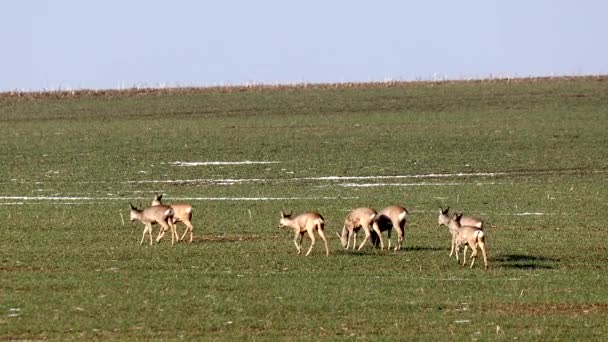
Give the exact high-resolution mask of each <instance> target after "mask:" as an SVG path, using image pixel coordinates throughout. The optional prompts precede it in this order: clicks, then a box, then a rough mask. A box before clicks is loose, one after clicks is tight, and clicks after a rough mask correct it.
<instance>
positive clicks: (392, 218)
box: [372, 205, 408, 251]
mask: <svg viewBox="0 0 608 342" xmlns="http://www.w3.org/2000/svg"><path fill="white" fill-rule="evenodd" d="M407 214H408V213H407V209H405V208H404V207H402V206H399V205H392V206H390V207H386V208H384V209H382V211H380V212H379V213H378V215H376V217H375V218H374V222H373V225H372V227H373V229H374V232H375V233H376V235H377V238H378V239H379V240H380V250H383V249H384V242H383V241H382V232H383V231H385V230H388V248H389V249H390V248H391V229H393V228H394V229H395V230H396V231H397V244H396V245H395V250H396V251H397V250H400V249H401V246H402V244H403V235H404V233H405V227H406V226H407ZM373 240H375V237H374V239H373Z"/></svg>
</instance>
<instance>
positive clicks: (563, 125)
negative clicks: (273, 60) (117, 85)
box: [0, 77, 608, 340]
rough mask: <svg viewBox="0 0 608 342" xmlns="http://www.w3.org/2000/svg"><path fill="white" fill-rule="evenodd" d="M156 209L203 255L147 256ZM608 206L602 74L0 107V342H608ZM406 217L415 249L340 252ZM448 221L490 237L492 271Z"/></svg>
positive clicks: (147, 95)
mask: <svg viewBox="0 0 608 342" xmlns="http://www.w3.org/2000/svg"><path fill="white" fill-rule="evenodd" d="M155 192H158V193H164V194H165V195H164V198H163V199H164V201H165V202H167V203H171V202H175V201H186V202H189V203H191V204H192V205H193V207H194V215H193V223H194V241H193V243H192V244H186V243H180V244H177V245H176V246H171V244H170V240H169V239H170V236H166V237H165V238H164V240H163V241H161V243H160V244H157V245H154V246H148V245H146V244H144V245H143V246H141V245H139V240H140V237H141V232H142V229H143V225H142V224H140V223H137V224H135V223H134V224H130V223H129V222H128V218H129V203H130V202H131V203H133V204H136V205H139V204H140V203H142V204H145V205H149V204H150V201H151V200H152V197H153V194H154V193H155ZM607 194H608V78H606V77H588V78H555V79H527V80H510V81H508V80H495V81H470V82H444V83H394V84H362V85H337V86H333V85H327V86H297V87H245V88H218V89H179V90H155V91H153V90H131V91H123V92H118V91H106V92H93V91H90V92H76V93H69V92H65V93H47V94H25V95H24V94H21V96H18V95H17V94H1V95H0V219H1V222H2V224H1V225H0V227H1V230H0V231H1V232H2V239H1V240H0V241H1V242H0V246H1V248H0V339H2V340H6V339H61V340H65V339H90V338H93V339H115V340H125V339H140V340H148V339H181V338H185V339H229V338H244V339H255V338H261V339H275V338H281V339H302V340H305V339H319V338H332V339H335V338H379V337H382V338H387V339H399V340H404V339H416V340H454V339H458V340H470V339H473V340H512V339H519V340H551V339H557V340H573V339H577V340H600V339H605V337H606V336H608V325H607V323H606V317H608V248H607V246H608V225H607V222H606V220H607V217H608V216H607V211H608V202H607V200H606V198H607V197H606V195H607ZM391 204H401V205H404V206H405V207H407V208H408V210H409V212H410V214H409V218H410V223H409V225H408V228H407V230H406V233H405V241H404V245H403V246H404V249H403V250H401V251H398V252H394V251H383V252H380V251H378V250H373V249H372V248H371V247H369V246H368V247H366V248H364V249H363V250H362V251H360V252H353V251H345V250H343V249H342V247H341V246H340V242H339V239H338V238H337V237H336V236H335V231H339V230H341V229H342V223H343V220H344V217H345V216H346V214H347V213H348V212H349V211H350V210H352V209H354V208H356V207H360V206H369V207H373V208H375V209H376V210H380V209H382V208H383V207H385V206H388V205H391ZM439 206H443V207H446V206H450V207H451V208H452V210H459V211H464V212H465V213H467V214H473V215H477V216H480V217H482V218H484V219H485V221H486V232H487V242H488V253H489V263H490V269H489V270H488V271H484V270H483V268H482V267H481V263H480V260H479V259H478V261H477V263H476V264H477V265H476V267H475V268H473V269H469V268H461V267H460V266H459V265H457V264H456V261H455V259H453V258H449V257H448V254H449V246H450V236H449V233H448V230H447V228H445V227H438V225H437V214H438V210H439ZM281 210H284V211H293V212H294V213H300V212H303V211H308V210H313V211H319V212H320V213H321V214H322V215H323V216H324V218H325V221H326V228H325V229H326V232H327V235H328V237H329V241H328V242H329V247H330V255H329V257H326V256H325V254H324V249H323V247H322V243H321V242H320V241H317V244H316V245H315V248H314V249H313V251H312V253H311V255H310V256H308V257H304V256H303V255H300V256H298V255H296V253H295V248H294V245H293V242H292V239H293V234H292V232H291V230H279V229H278V228H277V226H278V221H279V217H280V211H281ZM183 229H184V228H183V226H182V225H179V226H178V232H179V233H180V234H181V233H182V232H183ZM157 232H158V228H155V230H154V234H155V236H156V234H157ZM167 235H168V234H167ZM362 235H363V234H362V233H360V238H359V241H361V238H362ZM392 239H393V243H394V242H395V239H396V234H393V237H392ZM308 244H309V240H308V238H307V237H305V239H304V248H305V249H307V247H308Z"/></svg>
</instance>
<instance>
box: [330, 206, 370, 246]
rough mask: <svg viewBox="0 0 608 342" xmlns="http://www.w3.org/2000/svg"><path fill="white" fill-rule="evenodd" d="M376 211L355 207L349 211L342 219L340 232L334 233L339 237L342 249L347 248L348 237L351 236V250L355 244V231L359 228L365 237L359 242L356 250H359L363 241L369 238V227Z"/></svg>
mask: <svg viewBox="0 0 608 342" xmlns="http://www.w3.org/2000/svg"><path fill="white" fill-rule="evenodd" d="M376 215H377V213H376V211H375V210H374V209H371V208H357V209H355V210H353V211H351V212H350V213H349V214H348V215H347V216H346V219H344V227H343V228H342V234H340V233H338V232H336V235H338V237H339V238H340V242H341V243H342V247H344V249H348V248H349V247H350V238H351V236H352V237H353V250H354V249H355V247H356V245H357V233H358V232H359V230H360V229H361V228H363V231H364V232H365V239H364V240H363V242H361V245H360V246H359V248H358V249H357V250H361V248H363V245H365V242H367V240H369V239H370V236H371V232H370V230H371V227H372V222H373V221H374V218H375V217H376Z"/></svg>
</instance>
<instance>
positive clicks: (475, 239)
mask: <svg viewBox="0 0 608 342" xmlns="http://www.w3.org/2000/svg"><path fill="white" fill-rule="evenodd" d="M461 219H462V213H461V214H456V213H455V214H454V215H453V216H452V219H451V220H450V222H449V223H448V227H449V228H450V231H453V232H454V233H455V234H456V260H457V261H458V253H459V251H460V247H461V246H462V245H464V252H463V255H462V266H465V265H466V263H467V248H468V247H471V250H472V251H473V252H472V253H471V268H473V265H474V264H475V258H476V257H477V247H479V249H481V253H482V254H483V264H484V267H485V268H486V269H488V257H487V255H486V242H485V233H484V232H483V230H481V229H480V228H478V227H473V226H462V225H461ZM454 233H453V234H454Z"/></svg>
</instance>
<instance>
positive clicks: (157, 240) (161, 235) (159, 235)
mask: <svg viewBox="0 0 608 342" xmlns="http://www.w3.org/2000/svg"><path fill="white" fill-rule="evenodd" d="M158 224H159V225H160V230H159V231H158V235H157V236H156V242H159V241H160V239H162V238H163V236H165V230H166V229H165V227H164V226H163V224H162V223H160V222H159V223H158Z"/></svg>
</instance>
